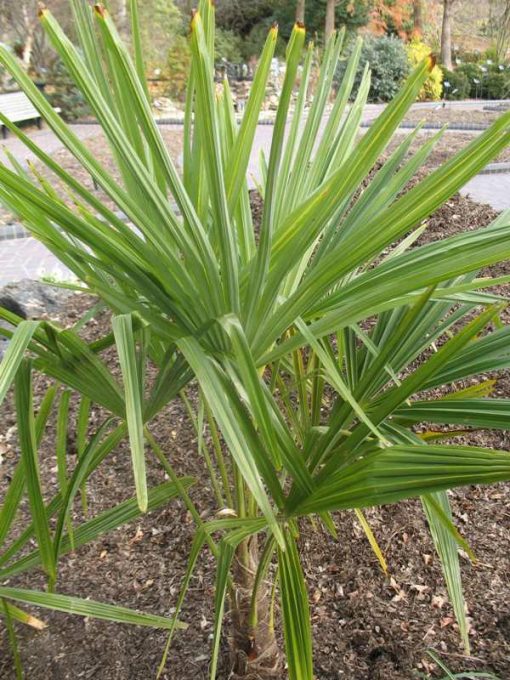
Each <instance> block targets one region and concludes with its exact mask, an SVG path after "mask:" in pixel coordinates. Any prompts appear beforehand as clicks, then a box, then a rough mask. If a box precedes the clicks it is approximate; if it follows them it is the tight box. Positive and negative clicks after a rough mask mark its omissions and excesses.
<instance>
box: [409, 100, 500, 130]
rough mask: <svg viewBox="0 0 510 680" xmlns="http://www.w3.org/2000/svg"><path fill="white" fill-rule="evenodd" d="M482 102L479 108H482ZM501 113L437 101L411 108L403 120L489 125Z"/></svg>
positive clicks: (453, 124) (410, 121) (442, 123)
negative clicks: (421, 106) (431, 106)
mask: <svg viewBox="0 0 510 680" xmlns="http://www.w3.org/2000/svg"><path fill="white" fill-rule="evenodd" d="M482 106H483V105H482V104H481V105H480V109H482ZM500 115H501V113H499V112H497V111H483V110H478V109H459V108H457V107H455V106H450V105H449V104H446V106H443V105H442V103H441V102H438V103H437V106H436V107H434V108H427V109H420V108H413V109H411V110H410V111H409V112H408V113H407V114H406V117H405V121H406V122H408V123H419V122H422V121H425V122H427V123H440V124H441V125H444V124H445V123H448V124H449V125H452V126H455V124H457V123H460V124H463V125H472V124H476V125H489V124H490V123H492V122H494V121H495V120H496V119H497V118H498V116H500Z"/></svg>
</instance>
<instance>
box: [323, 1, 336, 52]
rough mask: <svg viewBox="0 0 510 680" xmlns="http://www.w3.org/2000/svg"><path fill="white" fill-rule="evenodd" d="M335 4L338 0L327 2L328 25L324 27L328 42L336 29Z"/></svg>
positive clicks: (325, 37) (325, 39)
mask: <svg viewBox="0 0 510 680" xmlns="http://www.w3.org/2000/svg"><path fill="white" fill-rule="evenodd" d="M335 5H336V0H327V4H326V25H325V27H324V41H325V42H328V40H329V38H330V37H331V35H332V34H333V32H334V30H335Z"/></svg>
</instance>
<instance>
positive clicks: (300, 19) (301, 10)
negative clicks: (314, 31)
mask: <svg viewBox="0 0 510 680" xmlns="http://www.w3.org/2000/svg"><path fill="white" fill-rule="evenodd" d="M304 23H305V0H297V2H296V24H304Z"/></svg>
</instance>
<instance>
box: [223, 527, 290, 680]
mask: <svg viewBox="0 0 510 680" xmlns="http://www.w3.org/2000/svg"><path fill="white" fill-rule="evenodd" d="M258 564H259V553H258V541H257V537H256V536H254V537H252V538H250V539H249V540H248V541H246V542H244V543H242V544H241V545H240V546H239V548H238V551H237V554H236V560H235V564H234V569H233V580H234V592H233V594H231V602H230V604H231V611H232V636H231V644H230V647H231V653H232V669H233V672H234V674H235V676H237V677H241V678H251V677H253V678H272V677H275V678H276V677H278V678H279V677H281V660H282V658H281V653H280V649H279V647H278V644H277V642H276V637H275V634H274V630H273V628H272V626H271V621H270V610H271V607H270V595H271V593H270V588H269V587H268V585H267V583H265V582H263V583H261V585H260V586H259V589H258V592H257V623H256V625H255V626H252V625H251V624H250V611H251V598H252V593H253V586H254V582H255V574H256V572H257V567H258ZM235 676H234V677H235Z"/></svg>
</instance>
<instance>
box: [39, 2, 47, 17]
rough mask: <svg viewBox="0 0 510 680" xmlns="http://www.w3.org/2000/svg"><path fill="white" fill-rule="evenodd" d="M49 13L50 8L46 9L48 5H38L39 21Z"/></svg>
mask: <svg viewBox="0 0 510 680" xmlns="http://www.w3.org/2000/svg"><path fill="white" fill-rule="evenodd" d="M47 11H48V8H47V7H46V5H45V4H43V3H42V2H39V3H38V5H37V16H38V17H39V19H40V18H41V17H43V16H44V15H45V14H46V12H47Z"/></svg>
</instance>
